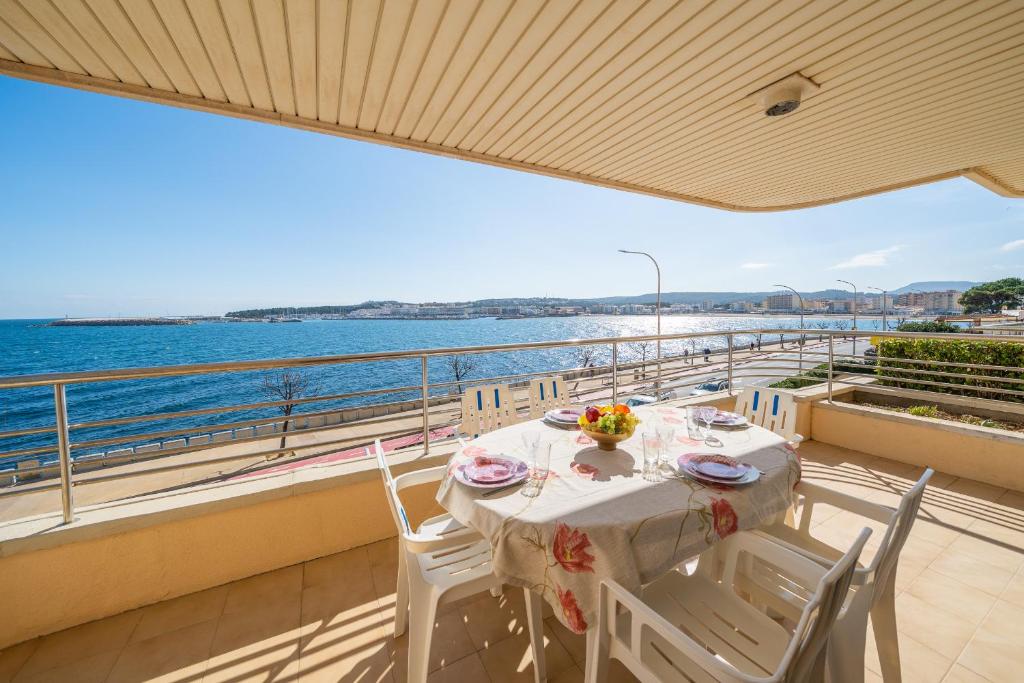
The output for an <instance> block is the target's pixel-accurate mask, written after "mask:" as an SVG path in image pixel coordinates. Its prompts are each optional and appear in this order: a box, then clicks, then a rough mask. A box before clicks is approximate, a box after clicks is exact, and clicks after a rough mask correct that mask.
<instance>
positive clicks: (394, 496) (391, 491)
mask: <svg viewBox="0 0 1024 683" xmlns="http://www.w3.org/2000/svg"><path fill="white" fill-rule="evenodd" d="M373 448H374V451H375V452H376V455H377V468H378V469H379V470H380V476H381V479H383V480H384V494H385V495H386V496H387V499H388V507H389V508H391V517H392V518H393V519H394V521H395V527H396V528H397V529H398V537H399V538H402V535H403V534H409V533H412V527H411V526H410V525H409V515H408V514H407V513H406V512H405V506H404V505H402V499H401V498H399V497H398V486H397V485H396V484H395V479H394V477H392V476H391V469H390V468H389V467H388V463H387V460H386V459H385V458H384V449H383V448H381V445H380V439H377V440H376V441H375V442H374V444H373ZM366 454H367V455H370V449H369V448H367V449H366Z"/></svg>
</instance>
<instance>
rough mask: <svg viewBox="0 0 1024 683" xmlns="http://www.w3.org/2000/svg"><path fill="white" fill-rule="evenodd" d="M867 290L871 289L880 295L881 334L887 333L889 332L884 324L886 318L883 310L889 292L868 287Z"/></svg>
mask: <svg viewBox="0 0 1024 683" xmlns="http://www.w3.org/2000/svg"><path fill="white" fill-rule="evenodd" d="M868 289H873V290H875V291H876V292H881V293H882V332H888V331H889V326H888V325H887V324H886V317H885V309H886V308H887V306H886V303H885V300H886V298H887V297H888V296H889V292H887V291H886V290H884V289H879V288H878V287H868Z"/></svg>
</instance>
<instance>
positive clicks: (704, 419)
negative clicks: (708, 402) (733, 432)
mask: <svg viewBox="0 0 1024 683" xmlns="http://www.w3.org/2000/svg"><path fill="white" fill-rule="evenodd" d="M717 414H718V408H715V407H714V406H701V408H700V422H701V423H702V425H703V430H704V443H705V444H706V445H708V446H721V445H722V442H721V440H719V438H718V437H717V436H715V435H714V433H712V431H711V425H712V424H713V423H714V419H715V415H717Z"/></svg>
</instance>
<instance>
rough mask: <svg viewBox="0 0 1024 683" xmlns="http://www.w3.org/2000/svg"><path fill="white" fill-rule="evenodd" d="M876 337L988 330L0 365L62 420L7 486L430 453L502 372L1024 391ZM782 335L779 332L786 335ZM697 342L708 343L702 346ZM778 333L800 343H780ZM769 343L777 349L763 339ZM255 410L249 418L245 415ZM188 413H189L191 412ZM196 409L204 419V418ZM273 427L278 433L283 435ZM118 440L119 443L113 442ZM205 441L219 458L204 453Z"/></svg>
mask: <svg viewBox="0 0 1024 683" xmlns="http://www.w3.org/2000/svg"><path fill="white" fill-rule="evenodd" d="M873 336H885V337H891V338H914V339H946V340H954V341H981V340H980V339H979V338H978V337H975V336H966V335H962V334H925V333H908V332H879V331H869V330H858V331H853V330H820V329H815V330H810V329H808V330H793V329H770V330H730V331H722V332H693V333H685V334H666V335H661V336H660V337H659V336H656V335H641V336H632V337H614V338H597V339H570V340H560V341H542V342H530V343H519V344H494V345H487V346H468V347H453V348H435V349H417V350H410V351H386V352H377V353H359V354H347V355H339V356H323V357H312V358H287V359H274V360H250V361H233V362H224V363H205V364H195V365H175V366H162V367H152V368H128V369H114V370H93V371H87V372H70V373H55V374H44V375H22V376H11V377H3V378H0V390H17V389H25V388H32V387H35V388H40V387H42V388H47V389H49V390H50V391H52V395H53V417H54V419H53V423H52V424H49V425H44V426H30V427H25V428H21V429H13V430H9V431H2V432H0V444H3V443H4V442H7V443H8V444H9V443H11V442H12V441H15V440H18V441H21V442H22V444H21V446H22V447H18V448H12V449H10V450H6V451H5V452H2V451H0V475H4V476H6V479H7V482H8V485H7V486H5V487H3V488H0V499H3V498H6V497H10V496H20V495H25V494H28V493H39V492H44V491H56V490H59V491H60V499H61V514H62V517H63V520H64V522H65V523H67V522H70V521H72V519H73V517H74V507H75V506H74V495H73V494H74V489H75V488H76V487H77V486H92V485H96V484H101V483H103V482H110V481H114V480H120V479H128V478H133V477H140V476H146V475H154V474H160V473H166V472H174V471H178V470H186V469H189V468H195V467H201V466H209V465H219V464H227V463H237V462H240V461H253V460H263V461H266V460H269V459H272V458H275V457H279V456H285V455H288V458H287V459H283V460H277V461H275V462H274V465H275V466H276V465H277V464H279V463H281V462H292V461H293V460H294V461H301V460H305V459H308V458H310V457H314V456H318V455H323V454H328V453H332V452H337V451H338V450H339V449H341V448H344V447H346V446H348V447H351V446H358V445H361V444H362V443H365V441H366V434H367V429H368V430H369V431H370V433H372V435H373V437H374V438H389V437H396V436H400V435H402V436H408V435H410V433H414V434H415V433H418V434H419V435H420V436H419V439H421V443H422V448H423V451H424V452H425V453H428V452H429V450H430V447H431V444H432V443H437V442H438V440H442V439H450V438H451V437H452V433H453V429H452V428H454V427H455V426H456V425H457V424H458V422H459V413H460V404H459V401H460V392H461V391H462V390H463V389H464V387H466V386H473V385H479V384H490V383H495V382H503V383H510V384H512V385H513V387H514V388H515V387H517V386H518V387H525V386H526V385H527V384H528V382H529V380H530V379H531V378H534V377H541V376H546V375H552V374H557V375H560V376H562V377H563V378H565V379H566V381H567V383H568V385H569V386H570V389H571V393H572V395H573V396H574V399H575V400H577V401H580V402H584V401H586V402H593V401H597V400H605V401H607V400H611V401H612V402H618V401H620V400H625V397H626V396H628V395H632V394H646V395H653V396H654V397H655V398H656V400H664V399H666V398H682V397H683V396H684V395H686V392H687V390H689V389H690V388H692V387H694V386H695V385H699V384H701V383H703V382H705V381H707V379H708V376H709V375H714V376H715V377H716V378H718V379H725V380H726V381H727V382H728V384H727V386H728V387H729V391H730V392H733V391H735V390H736V389H737V388H740V387H742V386H744V385H749V384H752V383H756V384H761V385H763V384H767V383H770V382H773V381H776V380H781V379H784V378H788V377H793V376H794V375H798V376H799V377H801V378H803V382H804V383H808V384H810V383H821V384H824V385H826V387H825V389H826V391H827V397H828V400H830V401H831V400H832V398H833V388H834V385H835V384H836V383H838V382H843V381H848V380H850V379H851V378H854V377H862V378H863V377H868V378H870V379H872V380H874V381H877V382H880V383H884V384H888V385H890V386H905V385H913V386H914V387H915V388H918V389H922V388H923V389H924V390H925V391H934V392H936V393H937V394H938V393H940V392H947V393H948V392H957V393H961V394H967V395H975V396H981V397H985V398H990V399H995V400H1004V401H1018V402H1019V401H1021V400H1022V399H1024V368H1022V367H1016V366H1014V367H1008V366H1002V365H980V364H971V363H960V362H951V361H942V362H940V361H931V360H913V359H905V358H886V357H877V358H873V359H871V360H870V361H868V363H873V364H874V365H870V364H868V365H866V361H865V359H864V358H863V357H861V356H858V355H855V354H854V353H852V352H850V353H847V352H841V350H839V349H837V346H838V345H840V344H842V343H843V342H844V341H850V340H859V341H857V343H858V344H860V345H861V348H862V349H863V348H864V347H866V346H867V343H866V342H865V341H864V339H865V338H867V337H873ZM776 339H777V340H778V343H776V342H775V341H774V340H776ZM657 341H660V342H661V344H662V347H663V349H666V350H668V353H667V354H665V353H664V352H663V357H662V358H661V359H660V360H659V359H657V358H653V357H645V358H641V359H635V358H634V359H631V360H624V352H629V351H636V350H637V347H638V345H639V347H640V349H639V353H640V354H641V355H642V354H643V353H644V348H643V345H644V344H645V343H653V342H657ZM984 341H989V340H984ZM698 342H699V344H700V346H701V349H698V348H697V345H698ZM751 343H753V346H754V349H753V350H752V349H751ZM998 343H1024V338H1019V339H1011V338H1000V339H999V342H998ZM778 344H782V345H785V344H788V346H786V347H785V348H782V349H780V348H778ZM766 345H767V348H766ZM712 346H713V347H715V348H714V349H713V350H711V351H710V352H709V353H708V354H707V355H706V356H705V354H704V353H703V349H704V348H708V347H712ZM773 346H774V347H775V348H773ZM581 347H588V348H592V349H599V350H600V349H603V359H602V360H601V362H599V363H597V364H593V365H587V366H585V367H582V366H572V365H571V364H570V366H569V367H560V368H559V367H545V368H544V369H542V370H538V371H530V372H524V373H516V374H505V375H501V376H491V377H473V378H458V379H453V380H450V381H439V382H435V381H432V380H431V373H432V366H431V361H434V362H435V365H434V366H433V373H435V376H436V373H437V371H438V368H437V360H436V359H439V358H442V357H450V356H464V355H479V354H502V353H513V352H514V353H539V352H551V351H552V350H562V351H563V352H564V351H565V350H567V349H568V350H572V349H578V348H581ZM762 348H763V349H764V350H763V351H760V352H758V349H762ZM780 352H783V353H782V355H780ZM634 355H635V354H634ZM563 359H564V355H563ZM604 359H607V361H605V360H604ZM403 361H404V362H406V363H407V364H408V363H410V362H411V363H414V364H415V363H418V366H419V368H418V370H419V372H418V373H417V374H418V375H419V377H418V378H417V379H418V380H419V381H418V382H415V383H410V382H408V381H406V382H405V383H402V384H398V385H395V386H386V387H374V388H370V389H361V390H359V391H351V392H345V393H331V394H327V395H322V396H307V397H297V398H290V399H287V400H274V401H261V402H248V403H238V404H232V405H220V406H210V407H203V408H197V409H191V410H168V411H162V412H152V413H147V414H141V415H129V416H121V417H115V418H108V419H98V420H91V421H84V422H70V421H69V419H68V414H69V413H68V398H67V391H66V388H67V387H69V386H76V385H84V384H97V383H106V382H128V381H136V380H148V379H155V378H175V377H197V376H216V375H223V374H232V373H247V372H266V371H280V370H284V369H299V370H304V369H310V368H329V367H332V366H344V365H359V366H367V365H369V366H374V365H375V364H393V363H400V362H403ZM375 372H376V371H375ZM409 372H410V368H408V367H407V368H406V374H405V377H409V376H410V374H409ZM801 373H802V374H801ZM865 373H867V374H865ZM392 374H394V373H392ZM286 406H292V407H293V408H297V409H300V410H305V412H292V413H291V414H289V415H279V416H273V417H268V416H266V415H261V416H259V417H251V415H253V413H260V412H261V411H267V410H273V409H281V408H282V407H286ZM233 414H234V416H233V418H232V415H233ZM239 414H242V415H239ZM245 414H248V415H250V417H244V415H245ZM186 419H187V420H189V421H190V422H189V423H188V424H182V421H183V420H186ZM197 420H198V422H199V424H196V421H197ZM155 422H164V423H169V425H168V426H166V427H165V428H162V429H150V430H148V431H146V430H145V429H142V430H140V431H136V429H135V428H138V427H143V428H145V427H146V426H148V425H151V424H152V423H155ZM175 423H177V424H175ZM353 425H355V426H358V427H359V428H360V434H362V436H359V435H355V434H353V433H351V431H352V430H349V429H346V427H349V426H353ZM90 430H91V431H96V430H100V431H102V430H107V432H108V433H113V435H104V436H100V437H98V438H83V439H80V440H73V438H72V436H73V435H74V434H81V433H84V432H87V431H90ZM125 431H128V432H130V433H124V432H125ZM298 436H315V437H316V439H315V441H314V442H313V443H309V441H310V439H303V440H301V441H302V443H299V444H296V442H295V441H294V439H295V438H296V437H298ZM282 437H287V438H291V439H293V443H292V444H291V445H288V444H287V443H284V444H283V445H281V444H278V443H276V440H277V439H281V438H282ZM272 439H273V440H275V441H270V440H272ZM360 439H361V440H360ZM41 441H46V442H47V443H40V442H41ZM133 444H135V445H133ZM228 445H239V446H242V448H237V449H229V450H231V451H232V452H226V453H225V452H219V453H207V452H208V451H210V450H211V449H216V448H220V447H223V446H228ZM246 445H248V446H249V447H245V446H246ZM271 446H277V447H271ZM111 447H114V450H109V449H110V448H111ZM203 453H206V457H201V456H200V455H199V454H203ZM173 456H187V457H185V458H174V457H173ZM158 459H160V460H164V459H166V462H165V463H159V462H156V461H157V460H158ZM126 462H132V463H139V462H145V463H147V466H146V467H144V468H141V467H135V468H131V467H124V468H120V469H119V468H118V467H116V465H118V464H124V463H126ZM100 467H103V468H108V467H109V468H110V471H108V472H103V473H97V472H95V470H97V469H99V468H100ZM86 472H89V476H88V477H82V476H80V475H82V474H84V473H86ZM50 479H52V481H51V480H50ZM0 481H2V480H0Z"/></svg>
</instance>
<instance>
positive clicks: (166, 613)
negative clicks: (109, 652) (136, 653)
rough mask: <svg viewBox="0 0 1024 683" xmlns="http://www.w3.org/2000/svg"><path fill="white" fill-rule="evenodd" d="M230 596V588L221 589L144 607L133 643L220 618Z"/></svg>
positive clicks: (190, 594) (217, 588) (133, 635)
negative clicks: (228, 595)
mask: <svg viewBox="0 0 1024 683" xmlns="http://www.w3.org/2000/svg"><path fill="white" fill-rule="evenodd" d="M227 594H228V586H217V587H216V588H211V589H209V590H205V591H199V592H198V593H189V594H188V595H183V596H181V597H180V598H174V599H173V600H165V601H164V602H158V603H157V604H155V605H150V606H149V607H143V608H142V610H141V612H142V618H141V619H140V620H139V625H138V626H137V627H136V628H135V631H134V632H132V637H131V641H130V642H133V643H134V642H138V641H140V640H148V639H150V638H153V637H155V636H159V635H161V634H164V633H169V632H171V631H176V630H178V629H179V628H184V627H186V626H192V625H193V624H199V623H202V622H204V621H210V620H213V619H218V618H219V617H220V615H221V613H222V612H223V611H224V603H225V601H226V599H227Z"/></svg>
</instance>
